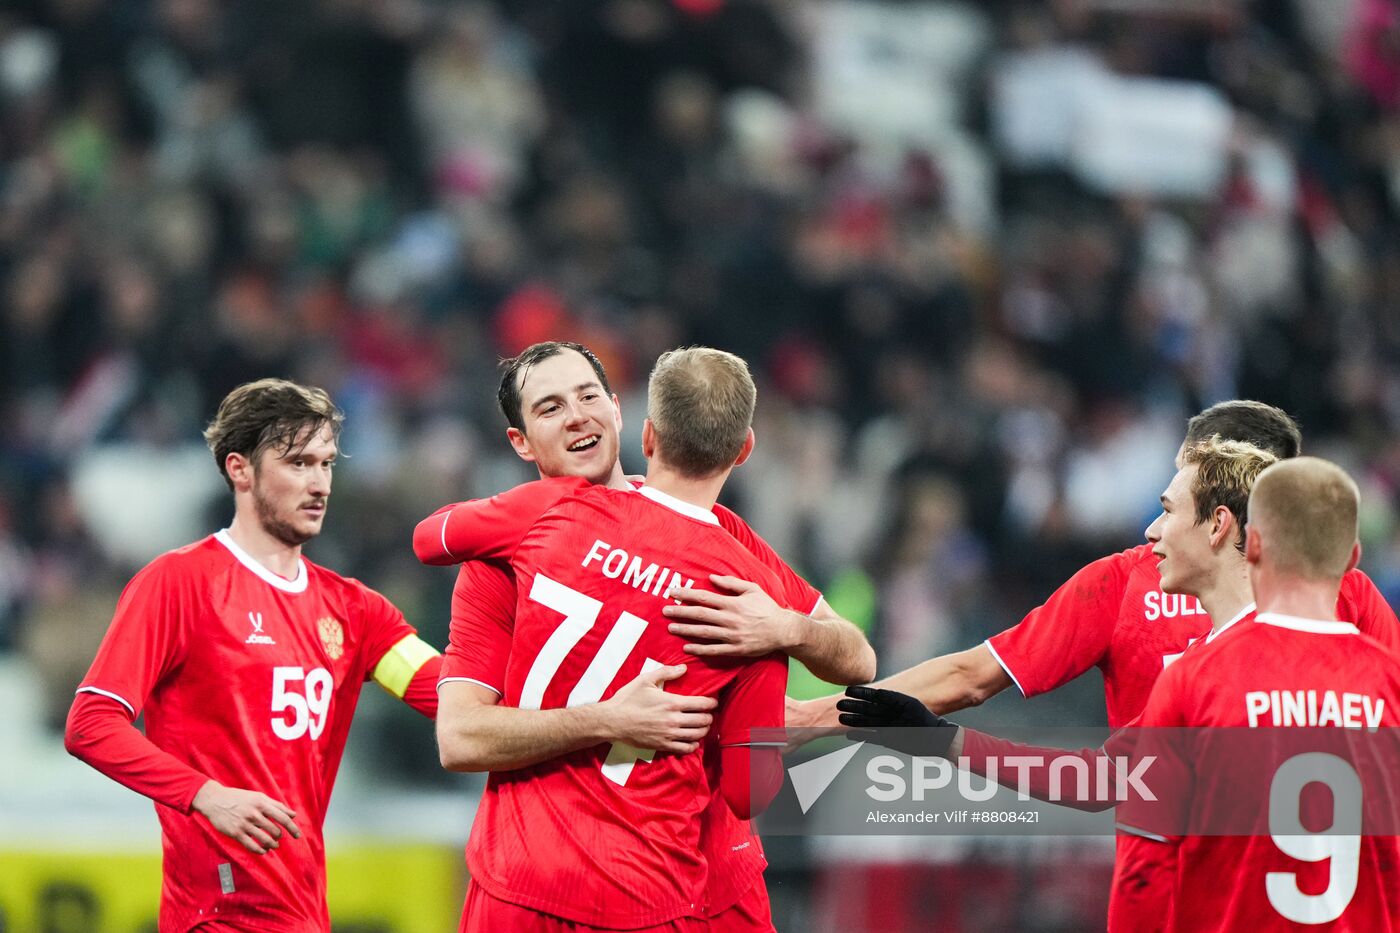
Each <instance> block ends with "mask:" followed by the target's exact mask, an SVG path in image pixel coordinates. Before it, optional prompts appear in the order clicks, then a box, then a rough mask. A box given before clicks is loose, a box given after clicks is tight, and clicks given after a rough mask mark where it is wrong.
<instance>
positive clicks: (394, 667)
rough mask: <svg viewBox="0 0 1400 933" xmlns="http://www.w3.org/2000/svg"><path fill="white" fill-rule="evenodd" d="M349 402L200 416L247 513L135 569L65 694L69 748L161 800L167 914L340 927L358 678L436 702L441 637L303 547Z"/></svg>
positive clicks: (281, 930)
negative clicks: (343, 824) (330, 856)
mask: <svg viewBox="0 0 1400 933" xmlns="http://www.w3.org/2000/svg"><path fill="white" fill-rule="evenodd" d="M341 421H342V415H341V413H340V411H339V410H338V409H336V407H335V406H334V405H333V404H332V402H331V400H330V398H329V396H327V395H326V393H325V392H324V391H323V390H321V389H315V388H308V387H305V386H300V385H297V384H295V383H292V382H287V381H284V380H281V379H263V380H260V381H258V382H252V383H248V384H246V385H242V386H239V387H238V388H236V389H234V390H233V391H232V392H230V393H229V395H228V396H227V397H226V398H225V399H224V400H223V402H222V403H221V404H220V405H219V410H218V413H217V415H216V416H215V418H214V420H213V422H212V423H211V424H210V425H209V427H208V429H207V430H206V431H205V433H204V436H205V440H206V441H207V442H208V444H209V449H210V450H211V451H212V452H213V454H214V460H215V462H216V463H217V464H218V467H219V470H220V472H221V473H222V474H223V476H224V479H225V480H226V481H227V482H228V485H229V488H230V489H231V490H232V491H233V500H234V518H233V522H232V524H230V525H229V527H228V528H227V529H224V530H223V531H220V532H218V533H216V534H213V535H210V536H209V537H207V538H205V539H204V540H202V541H198V542H196V543H194V544H190V545H187V546H186V547H183V548H180V549H178V550H175V551H171V552H169V553H167V554H164V555H162V556H160V557H158V558H156V559H155V560H154V561H152V562H151V563H150V564H149V565H147V566H146V567H145V569H143V570H142V571H141V572H140V573H138V574H137V575H136V576H135V577H134V578H133V579H132V581H131V582H130V583H129V584H128V585H127V587H126V590H125V591H124V592H123V593H122V597H121V600H120V601H119V602H118V604H117V609H116V614H115V616H114V618H113V620H112V625H111V627H110V628H109V629H108V631H107V635H106V637H105V638H104V639H103V641H102V645H101V647H100V648H99V649H98V652H97V658H96V660H94V661H93V664H92V667H91V669H90V670H89V671H88V673H87V676H86V677H85V678H84V679H83V681H82V685H81V686H80V687H79V688H78V694H77V697H76V699H75V700H74V702H73V707H72V710H71V711H70V712H69V715H68V724H67V730H66V733H65V736H64V742H65V745H66V746H67V748H68V751H69V752H71V753H72V754H73V755H75V756H77V757H78V758H80V759H82V760H83V761H85V762H87V763H88V764H90V765H92V766H93V767H94V768H96V769H97V770H99V771H101V772H102V773H103V774H105V775H107V776H108V777H110V778H112V779H113V780H115V781H118V782H119V783H121V784H124V785H125V786H127V787H130V788H131V789H132V790H135V791H137V792H138V793H141V794H144V795H146V796H147V797H150V798H151V799H152V800H154V801H155V802H156V803H157V804H158V805H159V806H157V808H156V812H157V815H158V816H159V818H160V824H161V840H162V846H163V850H164V881H163V884H162V889H161V904H160V930H161V933H182V931H185V930H190V929H194V928H196V927H198V928H199V929H200V930H209V931H221V930H228V931H247V933H255V931H256V933H269V931H270V933H307V931H318V933H329V930H330V916H329V913H328V911H327V907H326V867H325V846H324V843H323V841H322V837H321V829H322V822H323V820H324V817H325V813H326V806H327V804H328V802H329V799H330V795H331V788H332V786H333V784H334V782H335V775H336V769H337V768H338V766H339V764H340V758H341V755H342V753H343V752H344V750H345V740H346V735H347V733H348V731H349V729H350V720H351V717H352V716H353V714H354V712H355V704H356V702H357V701H358V700H359V696H360V687H361V685H362V684H363V683H364V682H365V680H367V679H369V678H371V677H372V678H373V679H374V680H376V681H377V682H378V683H379V684H380V685H381V686H382V687H384V688H385V689H386V690H388V691H389V692H390V693H392V694H393V695H395V696H396V697H399V698H400V699H402V700H404V701H405V702H407V703H409V704H410V705H411V706H413V707H414V708H415V709H417V710H418V711H419V712H421V713H423V714H424V715H426V716H430V717H431V716H433V715H434V713H435V712H436V710H437V696H436V689H435V688H436V682H437V679H438V675H439V672H440V668H441V664H442V658H441V656H440V655H439V654H438V653H437V652H436V651H435V650H434V649H432V648H431V647H429V646H428V645H427V644H425V643H424V642H423V641H422V640H420V639H419V638H418V636H417V634H416V633H415V632H414V630H413V628H412V627H410V626H409V625H408V623H406V622H405V621H404V618H403V616H402V615H401V614H400V613H399V611H398V610H397V609H395V608H394V607H393V606H392V605H390V603H389V602H388V600H386V599H385V598H384V597H383V596H381V595H379V594H378V593H376V592H374V591H373V590H371V589H369V588H368V587H366V586H364V585H363V584H361V583H359V582H358V581H355V580H349V579H346V578H344V577H341V576H339V575H337V574H335V573H332V572H331V571H329V570H326V569H324V568H322V567H318V566H316V565H315V564H313V563H311V562H310V561H308V560H306V559H305V558H303V557H302V553H301V549H302V545H304V544H305V543H306V542H307V541H310V540H311V539H312V538H314V537H315V536H316V535H317V534H319V533H320V531H321V524H322V522H323V521H324V520H325V516H326V506H327V502H328V500H329V498H330V493H331V473H332V467H333V466H334V463H335V459H336V453H337V448H338V437H339V434H340V426H341ZM142 714H144V715H145V722H146V734H145V735H142V734H141V732H139V731H138V730H137V729H136V728H135V726H134V724H133V723H134V721H135V719H136V717H137V716H139V715H142Z"/></svg>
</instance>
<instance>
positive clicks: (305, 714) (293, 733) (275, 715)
mask: <svg viewBox="0 0 1400 933" xmlns="http://www.w3.org/2000/svg"><path fill="white" fill-rule="evenodd" d="M334 685H335V681H334V678H332V677H331V673H330V671H328V670H326V669H325V668H324V667H314V668H312V669H311V670H310V671H305V670H302V669H301V668H299V667H274V668H273V669H272V732H273V734H274V735H276V736H277V737H278V738H279V739H284V740H286V741H288V742H291V741H293V740H295V739H299V738H301V737H302V736H304V735H307V734H310V736H311V740H312V741H313V742H314V741H315V740H316V739H319V738H320V737H321V730H323V729H325V728H326V713H327V712H329V711H330V708H331V691H332V688H333V687H334ZM289 717H290V721H289Z"/></svg>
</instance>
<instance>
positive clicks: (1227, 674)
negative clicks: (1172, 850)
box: [1118, 613, 1400, 933]
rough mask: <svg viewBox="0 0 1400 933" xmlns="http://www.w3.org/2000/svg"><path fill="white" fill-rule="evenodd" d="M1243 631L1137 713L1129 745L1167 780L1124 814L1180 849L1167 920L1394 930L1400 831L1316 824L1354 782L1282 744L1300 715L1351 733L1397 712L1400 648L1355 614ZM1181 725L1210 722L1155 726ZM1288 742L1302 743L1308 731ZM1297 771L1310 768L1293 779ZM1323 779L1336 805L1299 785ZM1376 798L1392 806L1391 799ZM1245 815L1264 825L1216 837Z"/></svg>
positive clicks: (1200, 658) (1198, 656)
mask: <svg viewBox="0 0 1400 933" xmlns="http://www.w3.org/2000/svg"><path fill="white" fill-rule="evenodd" d="M1237 628H1238V631H1235V632H1233V633H1231V635H1230V636H1229V637H1227V638H1221V639H1218V640H1217V641H1216V642H1215V643H1214V644H1211V645H1207V646H1205V647H1204V649H1203V650H1201V651H1193V652H1191V653H1189V654H1187V655H1186V657H1185V658H1183V660H1182V661H1181V662H1180V663H1179V664H1174V665H1172V667H1171V668H1170V669H1169V670H1168V671H1167V672H1166V673H1165V674H1163V675H1162V678H1161V680H1160V681H1159V682H1158V684H1157V686H1156V687H1155V688H1154V689H1153V691H1152V696H1151V698H1150V699H1149V701H1148V703H1147V707H1146V709H1145V710H1144V712H1143V715H1142V720H1141V725H1142V726H1143V727H1144V730H1145V731H1144V732H1142V733H1141V734H1140V737H1139V739H1138V746H1137V753H1136V754H1137V755H1139V756H1142V755H1154V756H1156V757H1157V759H1158V760H1157V761H1155V762H1153V764H1152V771H1153V774H1152V776H1151V781H1152V786H1153V787H1154V788H1157V789H1159V790H1160V789H1161V788H1171V790H1172V792H1171V793H1167V794H1163V795H1162V798H1161V799H1159V800H1158V801H1156V802H1154V803H1145V802H1143V801H1141V800H1130V801H1128V802H1125V803H1124V804H1122V805H1120V807H1119V810H1118V820H1119V824H1120V826H1121V827H1122V828H1123V829H1124V830H1125V831H1128V832H1137V833H1140V834H1143V835H1146V836H1155V837H1156V838H1158V839H1160V840H1161V842H1160V843H1159V844H1160V845H1163V846H1168V845H1172V846H1176V847H1177V852H1176V863H1177V869H1176V878H1175V887H1174V891H1173V896H1172V908H1171V922H1170V924H1169V928H1170V929H1173V930H1187V931H1195V930H1223V929H1232V930H1233V929H1238V930H1259V929H1269V930H1285V929H1287V930H1292V929H1296V930H1319V929H1325V930H1355V931H1375V933H1379V931H1387V930H1395V929H1400V896H1397V893H1396V890H1395V877H1396V872H1397V871H1400V841H1398V840H1397V839H1396V837H1394V836H1381V835H1332V834H1326V833H1324V832H1322V831H1321V830H1323V829H1325V828H1326V827H1327V826H1329V825H1332V822H1333V820H1334V819H1335V820H1340V819H1341V816H1340V814H1341V811H1342V806H1343V805H1342V804H1341V801H1342V800H1343V799H1344V795H1343V793H1342V791H1343V790H1345V789H1346V783H1345V782H1343V783H1335V782H1334V776H1332V775H1330V774H1329V773H1328V772H1327V767H1324V766H1322V765H1319V764H1317V762H1316V761H1315V760H1309V761H1307V762H1304V761H1303V760H1302V759H1303V757H1304V756H1302V755H1295V754H1293V752H1292V751H1291V750H1290V746H1289V745H1288V744H1286V743H1287V738H1288V736H1289V735H1294V736H1295V737H1298V736H1302V735H1303V732H1302V731H1300V730H1299V729H1298V728H1297V727H1298V726H1305V727H1309V728H1307V729H1306V732H1307V733H1309V734H1311V735H1309V736H1308V741H1313V740H1314V739H1313V738H1312V737H1313V736H1320V737H1322V738H1332V739H1338V740H1341V741H1344V742H1345V741H1347V739H1346V733H1347V731H1348V730H1344V729H1342V728H1340V727H1343V726H1347V727H1353V726H1354V727H1356V728H1358V729H1360V728H1361V727H1367V728H1370V729H1373V730H1374V729H1375V728H1379V727H1394V726H1396V725H1397V724H1400V716H1397V709H1400V657H1397V656H1396V655H1394V654H1393V653H1391V651H1390V650H1389V649H1387V648H1385V647H1384V646H1382V645H1381V644H1379V643H1378V642H1376V641H1375V640H1373V639H1371V638H1369V637H1368V636H1366V635H1364V634H1361V633H1360V632H1359V631H1358V630H1357V628H1356V627H1355V626H1354V625H1351V624H1350V623H1344V622H1326V621H1316V620H1309V619H1298V618H1293V617H1290V616H1282V615H1277V614H1273V613H1261V614H1260V615H1259V616H1258V617H1257V621H1256V622H1254V623H1246V624H1243V625H1241V626H1238V627H1237ZM1293 698H1297V703H1296V706H1295V705H1294V703H1293ZM1186 726H1192V727H1202V726H1204V727H1214V728H1207V729H1197V730H1192V731H1189V732H1178V731H1176V730H1162V731H1157V732H1154V731H1153V730H1152V728H1151V727H1186ZM1224 727H1236V728H1224ZM1283 727H1287V728H1283ZM1319 729H1321V730H1322V731H1321V732H1319ZM1254 730H1259V731H1254ZM1294 741H1297V742H1299V743H1300V745H1299V747H1302V745H1301V742H1302V739H1301V738H1295V740H1294ZM1256 745H1257V748H1256V747H1255V746H1256ZM1241 749H1247V750H1246V751H1243V752H1242V751H1241ZM1309 757H1310V758H1314V759H1316V758H1327V757H1331V758H1332V765H1335V766H1336V767H1339V768H1340V769H1342V770H1344V771H1345V772H1348V773H1349V775H1350V776H1349V777H1347V778H1346V781H1347V782H1350V781H1355V782H1356V784H1355V786H1356V788H1357V793H1360V788H1361V786H1362V785H1361V779H1360V777H1359V776H1358V772H1357V770H1356V769H1354V768H1353V767H1352V765H1351V764H1350V763H1348V762H1347V761H1345V760H1342V759H1340V758H1336V757H1335V756H1309ZM1227 765H1228V766H1227ZM1332 765H1329V766H1328V767H1330V766H1332ZM1290 769H1292V770H1298V769H1302V772H1305V777H1303V779H1302V780H1299V781H1296V782H1295V781H1294V778H1295V777H1297V775H1294V774H1292V772H1291V770H1290ZM1300 773H1301V772H1300ZM1343 777H1346V776H1345V775H1343ZM1281 781H1282V782H1284V783H1283V784H1280V782H1281ZM1295 783H1296V785H1297V786H1296V787H1294V784H1295ZM1319 783H1320V784H1325V785H1327V786H1328V787H1329V788H1331V793H1333V794H1336V795H1337V796H1336V797H1335V800H1336V801H1337V803H1336V804H1335V805H1334V803H1333V800H1332V799H1330V798H1331V795H1330V794H1327V795H1320V796H1311V797H1309V796H1307V795H1306V794H1305V791H1306V790H1307V789H1308V788H1309V787H1310V786H1311V785H1312V784H1319ZM1281 788H1283V789H1281ZM1284 793H1287V795H1288V800H1287V801H1286V804H1285V805H1284V806H1283V807H1282V809H1281V811H1280V812H1284V813H1288V814H1292V816H1293V818H1294V819H1296V821H1297V823H1298V827H1297V828H1296V831H1294V832H1290V833H1288V834H1282V835H1277V836H1271V835H1267V834H1266V833H1267V832H1268V829H1269V819H1270V816H1271V813H1270V809H1271V805H1272V804H1273V803H1276V802H1277V801H1274V800H1272V798H1276V797H1279V795H1280V794H1284ZM1345 799H1355V798H1353V797H1346V798H1345ZM1314 805H1316V806H1314ZM1370 805H1378V806H1381V807H1393V803H1390V802H1389V801H1386V800H1382V801H1371V804H1370ZM1318 816H1322V817H1323V818H1322V819H1315V817H1318ZM1358 818H1359V816H1358ZM1241 821H1244V822H1243V823H1242V822H1241ZM1388 823H1393V820H1389V821H1388ZM1241 825H1244V826H1246V827H1261V831H1260V832H1259V834H1256V835H1244V834H1237V835H1224V834H1222V833H1225V832H1233V831H1235V830H1236V829H1237V828H1238V827H1239V826H1241ZM1183 830H1190V833H1189V834H1183V832H1182V831H1183ZM1206 832H1214V833H1217V834H1216V835H1205V834H1204V833H1206Z"/></svg>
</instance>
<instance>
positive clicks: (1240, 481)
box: [1181, 434, 1278, 552]
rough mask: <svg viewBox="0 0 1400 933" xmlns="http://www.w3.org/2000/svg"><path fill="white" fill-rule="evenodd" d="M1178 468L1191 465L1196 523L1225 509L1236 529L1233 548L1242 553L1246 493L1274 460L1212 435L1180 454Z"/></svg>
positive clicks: (1246, 506)
mask: <svg viewBox="0 0 1400 933" xmlns="http://www.w3.org/2000/svg"><path fill="white" fill-rule="evenodd" d="M1181 462H1182V465H1183V466H1184V465H1186V464H1191V463H1194V464H1195V465H1196V478H1195V479H1194V480H1192V482H1191V498H1192V499H1194V500H1195V501H1196V524H1198V525H1199V524H1202V523H1203V522H1208V521H1210V519H1211V516H1212V515H1214V514H1215V510H1216V509H1217V508H1219V507H1220V506H1222V505H1223V506H1225V508H1227V509H1229V510H1230V512H1231V514H1233V515H1234V516H1235V521H1236V523H1237V524H1238V526H1239V528H1238V531H1237V532H1236V538H1235V547H1237V548H1239V549H1240V551H1241V552H1243V551H1244V523H1245V515H1246V513H1247V512H1248V511H1249V492H1250V490H1251V489H1253V488H1254V482H1255V480H1256V479H1258V477H1259V474H1260V473H1262V472H1264V470H1265V469H1267V468H1268V467H1270V466H1271V465H1273V464H1275V463H1277V462H1278V457H1275V456H1274V455H1273V454H1271V453H1269V452H1268V451H1267V450H1261V449H1260V448H1258V447H1255V446H1254V445H1253V444H1246V443H1244V442H1243V441H1227V440H1222V439H1221V438H1220V435H1218V434H1217V435H1216V436H1214V437H1211V438H1209V439H1207V440H1204V441H1201V442H1200V443H1197V444H1192V445H1191V446H1190V447H1187V448H1186V449H1185V450H1183V451H1182V454H1181Z"/></svg>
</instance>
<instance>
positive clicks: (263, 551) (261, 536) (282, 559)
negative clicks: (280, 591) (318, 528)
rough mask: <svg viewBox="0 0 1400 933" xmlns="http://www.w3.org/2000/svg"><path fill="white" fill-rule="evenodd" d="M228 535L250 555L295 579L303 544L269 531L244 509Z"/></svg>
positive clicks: (270, 568)
mask: <svg viewBox="0 0 1400 933" xmlns="http://www.w3.org/2000/svg"><path fill="white" fill-rule="evenodd" d="M228 536H229V537H230V538H232V539H233V543H234V544H236V545H238V546H239V547H240V548H242V549H243V550H244V552H245V553H247V554H248V556H249V557H251V558H253V560H255V561H257V562H258V563H259V564H262V565H263V566H264V567H266V568H267V569H268V570H270V571H272V572H273V573H275V574H277V575H278V576H279V577H284V578H286V579H288V580H294V579H296V576H297V572H298V569H299V564H300V561H301V545H299V544H288V543H287V542H285V541H282V540H281V539H279V538H275V537H273V536H272V535H270V534H268V533H267V531H266V529H264V528H263V526H262V525H261V524H260V523H259V522H258V520H257V519H256V518H255V517H252V516H247V515H244V514H242V513H241V512H239V513H237V514H235V515H234V516H233V521H232V522H231V523H230V524H229V526H228Z"/></svg>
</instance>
